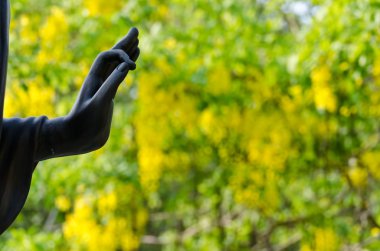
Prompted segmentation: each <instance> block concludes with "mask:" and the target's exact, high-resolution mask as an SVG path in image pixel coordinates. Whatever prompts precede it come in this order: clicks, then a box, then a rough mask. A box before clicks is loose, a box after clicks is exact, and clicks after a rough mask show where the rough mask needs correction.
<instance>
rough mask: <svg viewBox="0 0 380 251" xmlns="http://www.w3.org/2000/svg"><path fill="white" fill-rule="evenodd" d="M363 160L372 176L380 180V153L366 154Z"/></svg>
mask: <svg viewBox="0 0 380 251" xmlns="http://www.w3.org/2000/svg"><path fill="white" fill-rule="evenodd" d="M361 160H362V162H363V164H364V165H365V166H367V167H368V169H369V171H370V172H371V175H372V176H373V177H375V178H376V179H380V152H379V151H376V152H366V153H364V154H363V155H362V157H361Z"/></svg>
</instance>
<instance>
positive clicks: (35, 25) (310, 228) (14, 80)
mask: <svg viewBox="0 0 380 251" xmlns="http://www.w3.org/2000/svg"><path fill="white" fill-rule="evenodd" d="M379 9H380V4H379V3H378V2H377V1H374V0H363V1H349V0H339V1H338V0H335V1H332V0H323V1H322V0H321V1H290V0H273V1H263V0H257V1H249V0H239V1H229V0H223V1H221V0H216V1H213V2H210V1H206V0H194V1H181V0H165V1H156V0H151V1H146V0H130V1H125V2H123V1H118V0H107V1H105V0H80V1H74V0H69V1H57V0H38V1H37V0H13V1H12V25H11V52H10V65H9V71H10V75H9V78H8V83H9V84H8V89H7V99H6V111H5V114H6V116H36V115H41V114H46V115H48V116H49V117H54V116H63V115H64V114H67V113H68V111H69V110H70V108H71V105H72V104H73V101H74V100H75V95H76V93H77V92H78V89H79V88H80V86H81V84H82V82H83V80H84V78H85V76H86V74H87V72H88V70H89V67H90V66H91V63H92V60H93V59H94V58H95V57H96V55H97V54H98V53H99V52H100V51H102V50H106V49H108V48H111V47H112V45H113V44H114V43H115V42H116V40H117V39H118V38H121V37H122V36H123V35H125V33H126V32H127V31H128V29H129V28H130V27H131V26H137V27H138V28H139V29H140V31H141V35H140V37H141V39H140V42H141V43H140V44H141V46H140V47H141V56H140V59H139V60H138V69H137V70H136V71H135V72H131V73H130V75H129V76H128V79H127V82H126V84H125V85H123V86H121V87H120V89H119V93H118V95H117V98H116V100H115V103H116V105H115V110H114V119H113V127H112V132H111V137H110V140H109V142H108V143H107V145H106V146H105V147H103V148H102V149H101V150H98V151H96V152H94V153H91V154H88V155H83V156H74V157H69V158H60V159H55V160H49V161H45V162H42V163H40V164H39V166H38V168H37V171H36V173H35V176H34V180H33V186H32V189H31V193H30V196H29V199H28V202H27V205H26V207H25V209H24V210H23V212H22V214H21V215H20V216H19V218H18V220H17V222H16V223H15V224H14V225H13V227H12V228H10V229H9V231H8V232H6V233H5V234H4V235H3V236H2V237H1V243H0V247H1V248H2V250H52V249H58V250H61V249H62V250H67V249H69V250H137V249H140V250H210V251H212V250H302V251H307V250H317V251H328V250H331V251H333V250H341V249H344V250H362V249H363V250H364V249H366V250H378V249H379V248H380V206H379V205H380V200H379V198H380V190H379V189H378V184H377V182H378V181H379V179H380V175H379V171H380V148H379V141H380V138H379V129H380V128H379V122H380V121H379V118H380V92H379V88H380V50H379V49H378V46H377V45H378V43H379V41H380V33H379V30H378V27H379V25H380V14H379ZM355 248H356V249H355Z"/></svg>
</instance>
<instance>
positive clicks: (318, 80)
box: [311, 65, 337, 112]
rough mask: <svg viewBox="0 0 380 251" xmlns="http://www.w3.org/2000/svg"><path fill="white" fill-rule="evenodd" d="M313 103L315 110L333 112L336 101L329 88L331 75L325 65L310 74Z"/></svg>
mask: <svg viewBox="0 0 380 251" xmlns="http://www.w3.org/2000/svg"><path fill="white" fill-rule="evenodd" d="M311 80H312V90H313V94H314V103H315V106H316V108H317V109H319V110H323V111H328V112H334V111H336V108H337V101H336V97H335V95H334V92H333V89H332V87H331V73H330V70H329V68H328V67H327V66H326V65H323V66H319V67H317V68H315V69H313V71H312V73H311Z"/></svg>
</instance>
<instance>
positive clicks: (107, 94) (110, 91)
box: [94, 63, 129, 100]
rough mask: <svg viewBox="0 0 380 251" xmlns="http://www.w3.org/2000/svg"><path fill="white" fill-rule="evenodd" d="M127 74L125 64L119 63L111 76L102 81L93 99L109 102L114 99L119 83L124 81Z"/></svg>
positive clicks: (127, 67)
mask: <svg viewBox="0 0 380 251" xmlns="http://www.w3.org/2000/svg"><path fill="white" fill-rule="evenodd" d="M128 72H129V66H128V64H127V63H121V64H120V65H119V66H118V67H116V69H115V70H114V71H113V72H112V73H111V75H110V76H109V77H108V78H107V79H106V81H104V83H103V84H102V86H100V88H99V89H98V91H97V92H96V94H95V95H94V98H95V99H100V100H111V99H113V98H114V97H115V95H116V92H117V89H118V87H119V85H120V84H121V82H123V80H124V79H125V77H126V76H127V74H128Z"/></svg>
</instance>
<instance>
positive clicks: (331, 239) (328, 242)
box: [314, 228, 339, 251]
mask: <svg viewBox="0 0 380 251" xmlns="http://www.w3.org/2000/svg"><path fill="white" fill-rule="evenodd" d="M314 250H315V251H337V250H339V239H338V236H337V235H336V234H335V233H334V231H333V230H332V229H329V228H328V229H317V230H316V231H315V249H314Z"/></svg>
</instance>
